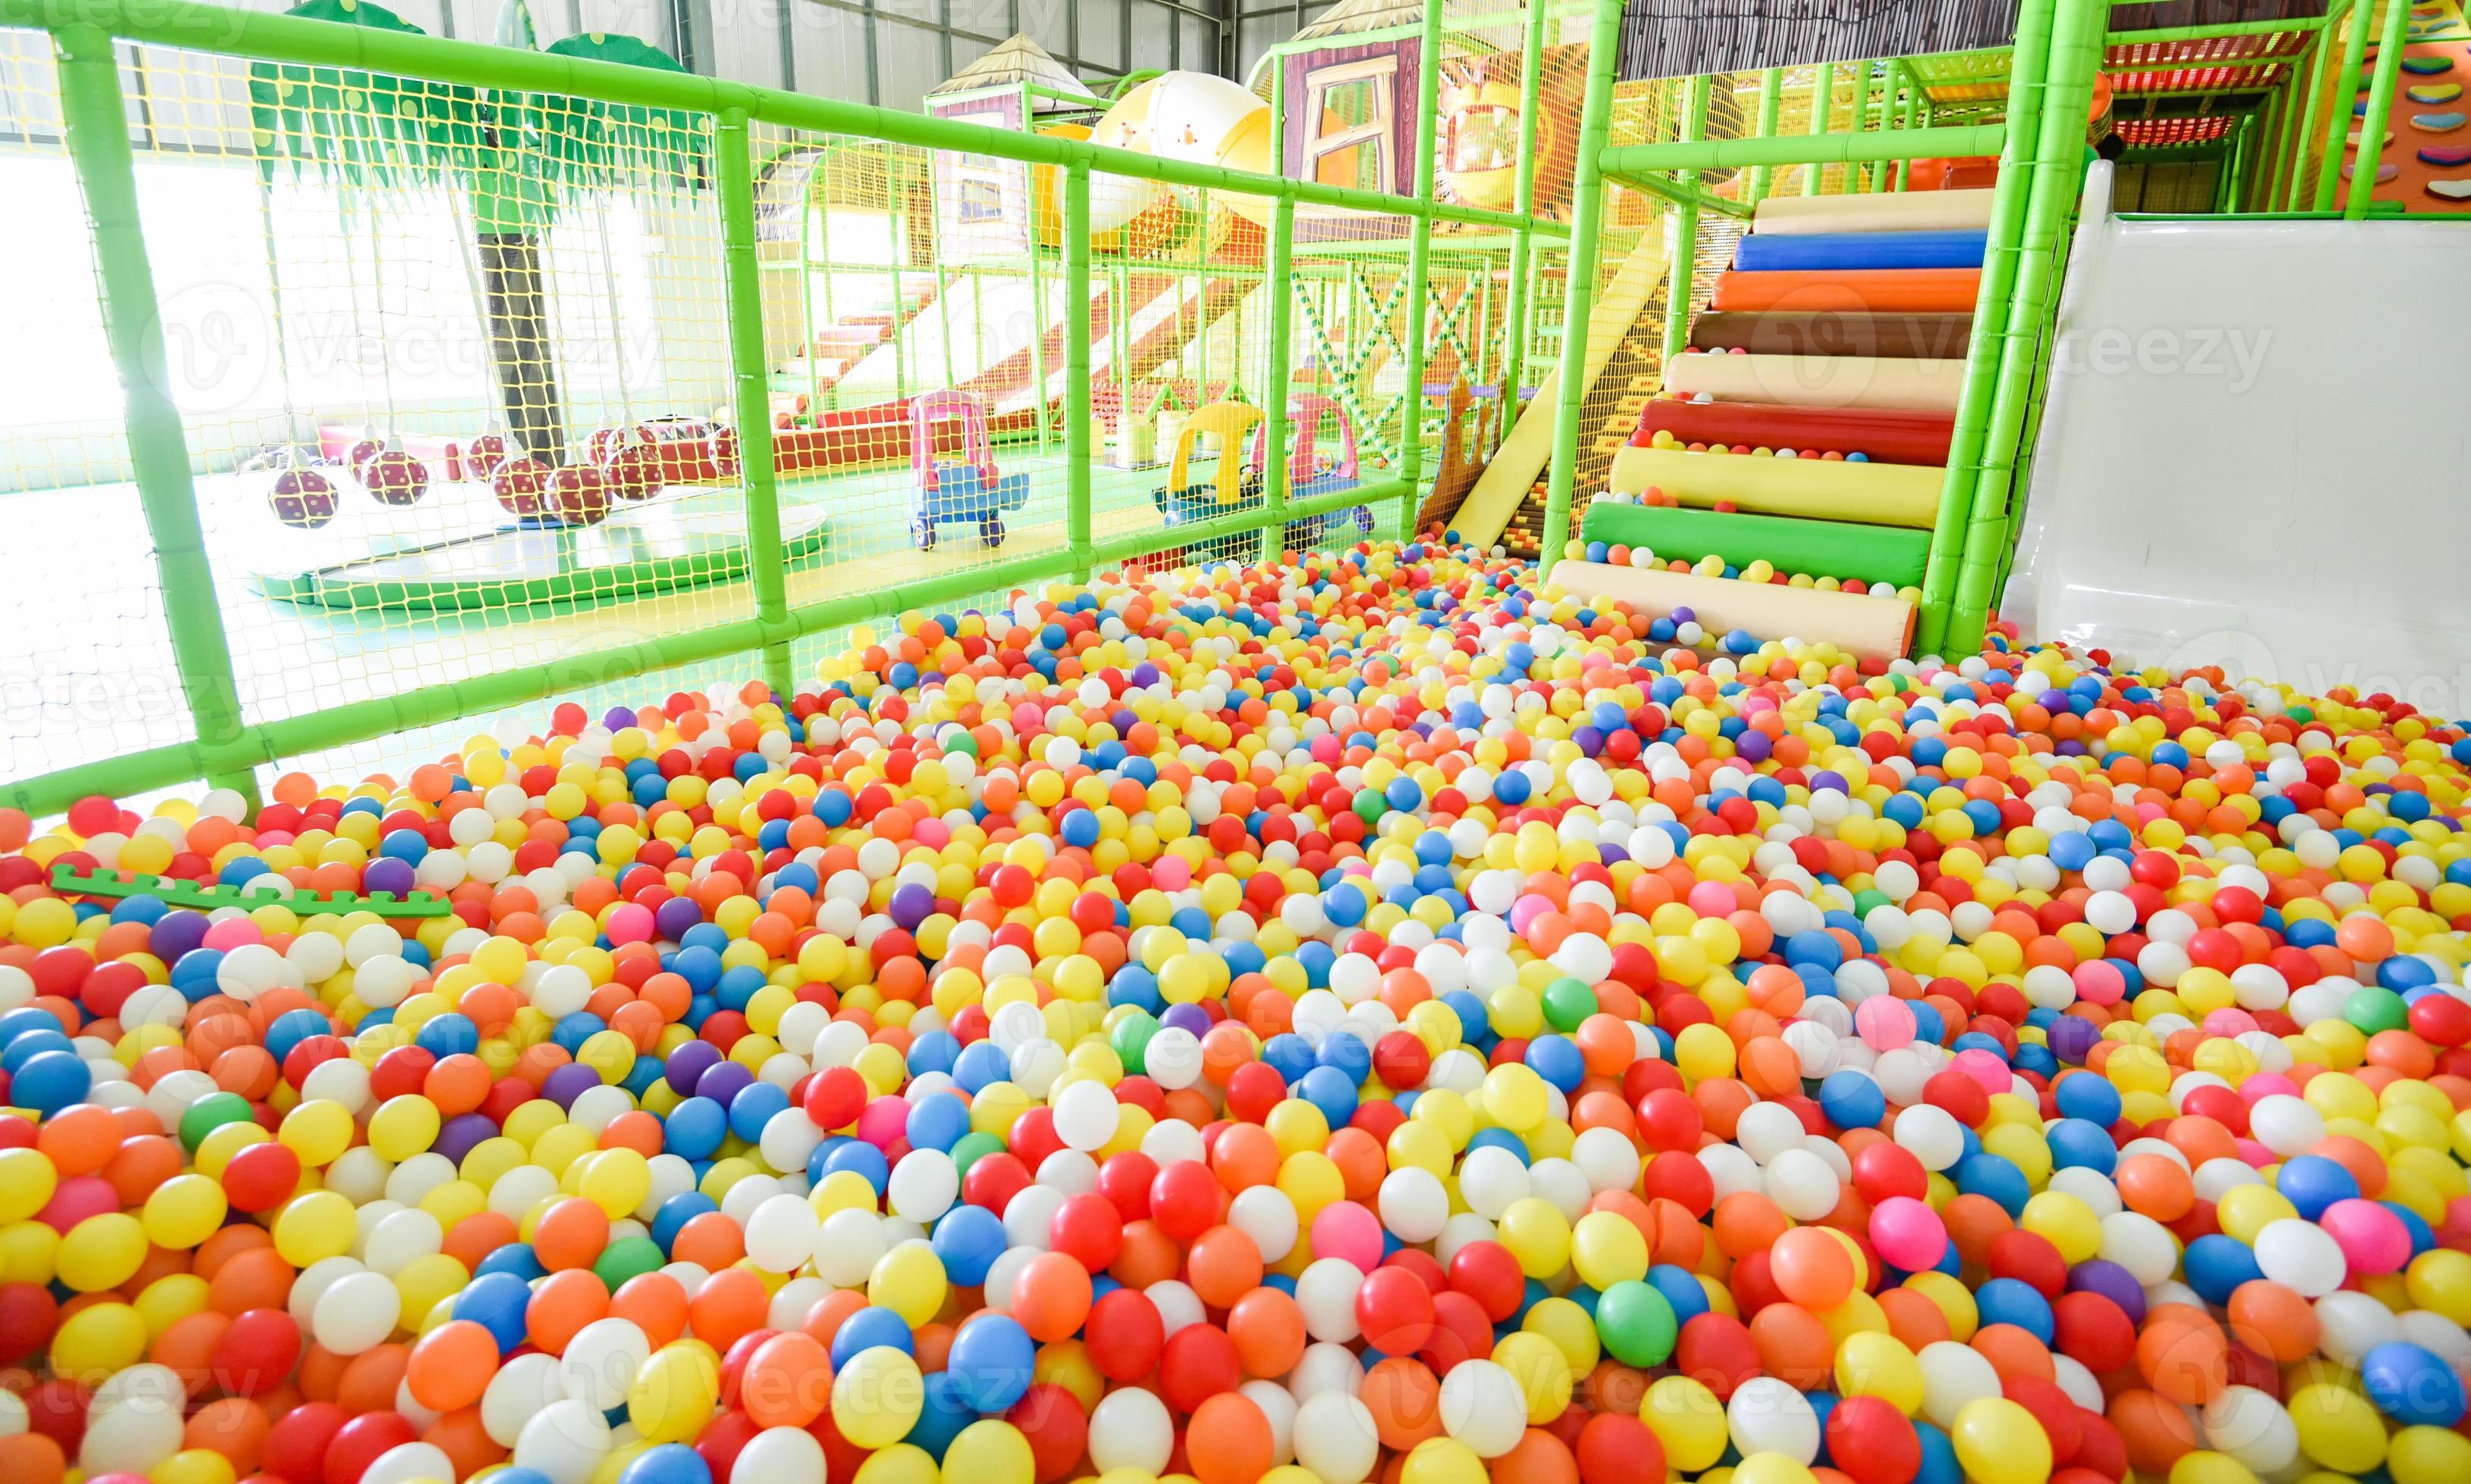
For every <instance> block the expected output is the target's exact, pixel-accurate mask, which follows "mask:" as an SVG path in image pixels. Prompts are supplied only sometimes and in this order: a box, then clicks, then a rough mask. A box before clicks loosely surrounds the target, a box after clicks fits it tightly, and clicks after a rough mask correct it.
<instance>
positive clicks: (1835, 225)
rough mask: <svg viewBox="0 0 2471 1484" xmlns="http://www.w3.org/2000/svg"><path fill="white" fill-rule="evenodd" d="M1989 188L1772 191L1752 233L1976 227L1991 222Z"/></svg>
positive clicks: (1773, 234) (1963, 229)
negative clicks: (1791, 193)
mask: <svg viewBox="0 0 2471 1484" xmlns="http://www.w3.org/2000/svg"><path fill="white" fill-rule="evenodd" d="M1991 194H1992V193H1991V192H1989V191H1988V190H1975V191H1897V192H1881V193H1879V194H1877V195H1860V196H1771V197H1769V198H1768V199H1767V200H1763V201H1761V202H1759V205H1758V210H1757V212H1756V213H1755V214H1754V215H1753V217H1752V219H1751V230H1752V232H1753V235H1755V236H1762V237H1781V236H1806V235H1809V234H1811V233H1817V232H1980V231H1988V230H1989V227H1990V198H1991Z"/></svg>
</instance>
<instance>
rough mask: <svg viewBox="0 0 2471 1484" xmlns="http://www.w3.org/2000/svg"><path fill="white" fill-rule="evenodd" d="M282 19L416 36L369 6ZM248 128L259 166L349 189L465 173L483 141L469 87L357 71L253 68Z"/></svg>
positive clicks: (360, 2)
mask: <svg viewBox="0 0 2471 1484" xmlns="http://www.w3.org/2000/svg"><path fill="white" fill-rule="evenodd" d="M289 13H291V14H293V15H298V16H303V17H306V18H308V19H311V20H323V21H332V22H334V23H335V24H337V25H343V26H366V27H368V28H370V29H371V30H375V31H396V32H410V33H412V34H414V35H417V34H419V33H420V28H419V27H417V26H414V25H412V23H411V22H409V21H407V20H404V19H403V18H402V17H401V16H398V15H396V14H395V13H394V12H391V11H389V10H388V9H386V8H385V7H384V6H380V5H373V4H370V3H369V0H308V3H307V4H305V5H301V6H298V7H296V8H294V10H293V11H291V12H289ZM248 101H249V124H250V129H251V131H252V133H253V135H254V138H255V143H256V149H257V157H258V164H259V168H260V169H261V170H263V171H266V172H268V173H269V174H271V173H272V171H273V170H274V169H275V167H276V166H278V165H289V166H290V167H291V168H292V169H293V170H294V171H295V172H296V171H304V170H305V171H310V172H313V173H315V174H317V175H318V176H320V177H324V178H327V179H330V180H338V181H344V182H348V183H351V184H354V185H397V184H414V183H418V184H427V183H432V182H435V180H437V179H438V178H439V177H443V176H446V175H450V174H454V173H458V172H460V171H464V170H468V169H470V168H472V166H473V164H474V163H475V160H476V156H477V154H478V153H479V151H480V149H481V146H482V140H483V136H482V125H483V122H484V119H483V114H482V106H481V99H480V96H479V95H478V94H477V93H475V92H474V91H473V90H472V89H471V88H468V87H462V86H459V85H457V84H454V83H450V82H429V81H426V80H424V79H419V78H401V77H394V76H390V75H388V74H386V73H373V72H367V71H364V70H362V69H360V68H357V67H331V66H323V65H315V66H313V65H305V64H302V63H298V62H255V63H252V64H251V65H250V67H249V72H248Z"/></svg>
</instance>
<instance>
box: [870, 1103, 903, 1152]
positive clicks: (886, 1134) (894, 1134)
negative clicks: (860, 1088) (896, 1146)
mask: <svg viewBox="0 0 2471 1484" xmlns="http://www.w3.org/2000/svg"><path fill="white" fill-rule="evenodd" d="M908 1124H909V1104H908V1102H907V1101H906V1100H905V1099H903V1098H899V1097H879V1098H877V1099H876V1100H875V1101H873V1102H871V1103H869V1104H867V1105H866V1111H865V1112H864V1113H861V1114H859V1116H858V1136H859V1138H860V1139H863V1140H865V1141H866V1142H868V1143H871V1144H873V1145H875V1146H876V1147H877V1148H879V1149H889V1148H891V1147H892V1145H893V1142H894V1141H895V1140H898V1139H899V1138H901V1137H902V1135H903V1134H904V1133H906V1131H907V1129H908Z"/></svg>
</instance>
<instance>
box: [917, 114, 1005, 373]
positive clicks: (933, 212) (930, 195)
mask: <svg viewBox="0 0 2471 1484" xmlns="http://www.w3.org/2000/svg"><path fill="white" fill-rule="evenodd" d="M1023 117H1024V118H1026V117H1028V115H1027V114H1024V115H1023ZM927 223H928V232H927V271H929V272H930V273H932V274H934V275H935V301H936V302H937V303H939V304H940V303H942V302H943V301H944V295H945V292H946V291H947V290H949V289H951V288H952V285H951V284H949V283H947V282H945V281H944V206H943V200H942V199H941V198H940V197H939V196H938V195H937V194H936V191H935V161H934V158H933V157H932V156H931V155H930V156H929V158H928V161H927ZM972 287H973V290H974V291H975V288H976V286H975V285H973V286H972ZM971 318H972V319H973V320H975V319H977V316H975V315H973V316H972V317H971ZM935 319H936V322H937V324H938V325H939V326H940V327H941V328H942V330H943V332H944V333H943V337H942V338H943V342H944V371H943V376H942V381H943V383H944V385H945V386H947V387H951V386H954V385H956V384H958V383H959V381H960V379H961V378H960V377H959V376H958V375H956V374H954V372H953V317H952V316H951V315H949V314H942V315H937V316H936V317H935ZM892 322H893V324H894V325H895V326H896V333H898V330H897V327H898V326H899V325H900V323H901V296H900V295H899V294H894V295H893V305H892Z"/></svg>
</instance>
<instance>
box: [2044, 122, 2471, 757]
mask: <svg viewBox="0 0 2471 1484" xmlns="http://www.w3.org/2000/svg"><path fill="white" fill-rule="evenodd" d="M2464 243H2465V239H2464V237H2463V228H2462V226H2461V225H2459V224H2450V223H2443V222H2429V221H2394V220H2385V221H2372V222H2349V223H2345V222H2232V221H2207V220H2204V219H2195V220H2181V221H2146V222H2139V221H2126V220H2122V219H2121V218H2119V217H2117V216H2114V215H2113V214H2112V213H2111V210H2110V167H2109V166H2108V165H2107V164H2097V165H2095V166H2094V167H2093V170H2092V172H2091V174H2090V176H2089V177H2088V179H2087V182H2086V187H2085V200H2084V213H2083V218H2082V224H2081V225H2080V226H2079V228H2078V231H2077V237H2076V244H2075V249H2074V254H2073V256H2072V258H2071V259H2070V262H2069V265H2068V274H2067V282H2066V287H2065V291H2064V294H2063V296H2062V298H2061V300H2060V315H2059V346H2058V360H2057V362H2056V364H2055V365H2054V369H2053V374H2052V382H2051V396H2050V401H2049V404H2048V407H2047V409H2046V411H2045V413H2044V416H2043V420H2042V426H2041V433H2040V436H2039V441H2038V444H2037V445H2036V453H2035V459H2034V468H2033V476H2032V486H2031V489H2030V492H2029V494H2030V498H2029V500H2028V503H2027V506H2026V510H2025V521H2024V527H2023V530H2022V532H2021V544H2020V546H2019V548H2018V551H2017V554H2016V562H2015V570H2014V574H2013V576H2012V579H2011V581H2010V582H2009V585H2008V589H2007V594H2006V598H2005V601H2004V611H2005V612H2006V613H2007V615H2008V616H2009V617H2011V618H2013V619H2015V620H2017V621H2018V623H2019V624H2021V625H2022V627H2023V629H2024V631H2025V633H2027V634H2028V635H2038V636H2042V637H2046V638H2052V639H2062V640H2066V641H2068V642H2069V643H2071V644H2076V645H2098V646H2102V647H2105V648H2109V649H2111V650H2112V651H2113V653H2114V655H2115V656H2116V657H2119V658H2121V659H2132V660H2134V661H2135V662H2137V663H2139V664H2146V663H2153V664H2160V665H2164V666H2166V667H2168V668H2170V669H2173V670H2177V669H2180V668H2182V667H2186V666H2195V665H2209V664H2218V665H2221V666H2222V667H2223V668H2224V671H2225V672H2226V678H2228V679H2229V680H2230V681H2231V682H2233V683H2237V682H2238V681H2240V680H2241V679H2243V678H2250V677H2253V678H2259V679H2268V680H2277V681H2282V682H2285V683H2287V684H2290V685H2292V686H2294V687H2296V688H2297V689H2299V690H2300V691H2301V692H2303V693H2305V694H2308V695H2323V694H2324V693H2325V692H2326V691H2327V690H2328V689H2329V688H2331V687H2334V686H2337V685H2348V686H2350V687H2352V688H2354V689H2355V690H2356V691H2357V692H2358V693H2359V694H2360V695H2371V694H2374V693H2376V692H2379V691H2382V692H2385V693H2387V694H2389V695H2393V696H2395V697H2397V698H2398V699H2401V700H2404V701H2408V702H2410V703H2411V704H2412V705H2414V706H2416V707H2418V708H2419V709H2421V710H2422V711H2425V712H2430V713H2434V714H2436V715H2437V716H2440V717H2445V718H2459V717H2463V716H2467V715H2471V642H2466V636H2471V582H2466V581H2465V573H2466V565H2471V563H2466V558H2471V541H2466V540H2465V538H2464V536H2463V533H2462V531H2463V520H2462V494H2463V489H2464V483H2465V476H2466V473H2471V417H2466V416H2465V415H2464V412H2463V402H2462V361H2461V346H2462V344H2463V343H2464V337H2463V331H2462V327H2463V326H2464V325H2465V324H2471V274H2466V273H2464V271H2463V262H2464V258H2463V247H2464Z"/></svg>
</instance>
